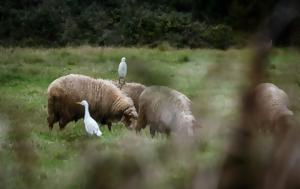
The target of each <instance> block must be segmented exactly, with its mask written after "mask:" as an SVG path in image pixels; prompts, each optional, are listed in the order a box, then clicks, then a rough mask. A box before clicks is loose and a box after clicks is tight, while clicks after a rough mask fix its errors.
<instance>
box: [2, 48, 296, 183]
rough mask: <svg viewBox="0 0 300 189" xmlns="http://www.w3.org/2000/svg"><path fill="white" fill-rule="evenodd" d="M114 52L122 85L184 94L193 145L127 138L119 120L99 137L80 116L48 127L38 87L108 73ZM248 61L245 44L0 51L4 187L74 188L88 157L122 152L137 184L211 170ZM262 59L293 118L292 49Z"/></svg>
mask: <svg viewBox="0 0 300 189" xmlns="http://www.w3.org/2000/svg"><path fill="white" fill-rule="evenodd" d="M123 56H126V58H127V63H128V67H129V73H128V80H129V81H135V82H140V83H144V84H147V85H151V84H159V85H168V86H170V87H172V88H175V89H177V90H179V91H180V92H182V93H184V94H186V95H187V96H188V97H190V98H191V99H192V101H193V109H194V114H195V116H196V117H197V118H198V119H201V123H202V125H203V128H201V129H200V137H199V140H200V141H201V142H200V144H201V145H199V146H198V147H197V148H196V150H195V149H193V150H190V151H181V150H182V149H181V150H180V149H177V148H176V147H174V146H172V145H174V144H172V143H170V140H169V139H168V138H166V137H165V136H164V135H158V136H157V137H155V138H153V139H152V138H151V137H150V134H149V131H148V129H146V130H144V131H143V132H142V133H141V134H136V133H135V132H133V131H129V130H127V129H125V128H124V126H122V124H120V123H115V124H114V126H113V131H112V132H109V131H108V129H107V128H106V127H102V128H101V129H102V131H103V137H101V138H96V137H88V136H87V135H86V133H85V131H84V127H83V122H82V120H80V121H79V122H77V123H73V122H72V123H69V125H68V126H67V127H66V129H65V130H64V131H59V129H58V128H57V127H55V129H54V130H53V131H52V132H50V131H49V129H48V126H47V120H46V118H47V96H46V91H47V87H48V85H49V84H50V83H51V82H52V81H53V80H54V79H55V78H57V77H60V76H63V75H66V74H69V73H79V74H85V75H89V76H92V77H96V78H104V79H117V67H118V64H119V62H120V59H121V57H123ZM249 60H250V50H248V49H243V50H236V49H230V50H227V51H220V50H206V49H203V50H189V49H183V50H176V49H169V50H160V49H147V48H93V47H89V46H83V47H78V48H61V49H30V48H13V49H7V48H0V83H1V84H0V94H1V95H0V96H1V97H0V127H1V128H0V144H1V146H0V154H1V157H0V160H1V161H0V167H2V169H1V170H0V181H1V179H2V180H4V181H3V183H5V185H6V186H7V188H30V187H40V188H55V187H58V188H81V187H82V185H84V184H85V183H86V182H87V179H88V178H86V177H84V176H83V175H85V173H88V171H87V170H89V169H88V168H86V167H88V166H87V165H88V163H89V162H93V161H94V159H97V158H100V159H101V162H109V161H108V159H110V158H112V159H113V160H114V161H115V162H116V164H118V163H120V167H122V166H124V164H126V163H128V162H126V160H127V158H128V159H129V160H132V159H133V162H137V165H138V167H140V168H141V169H142V172H143V174H146V173H147V176H149V177H150V179H142V181H141V182H143V184H142V185H143V186H145V188H153V187H158V188H174V187H180V186H184V183H186V182H188V180H189V179H191V176H192V175H193V174H195V171H193V170H200V169H208V168H214V167H217V166H218V160H220V159H221V158H222V156H221V154H222V150H221V149H222V146H223V145H221V144H223V143H226V133H228V131H229V130H230V129H229V128H230V125H231V124H232V123H234V121H235V120H236V119H237V118H238V112H239V95H240V90H241V89H243V88H244V87H245V86H246V85H247V71H248V70H249V68H248V63H249ZM269 60H270V61H269V65H268V67H267V69H268V70H267V71H268V76H267V80H266V81H268V82H274V83H275V84H277V85H278V86H280V87H281V88H283V89H284V90H286V91H287V93H288V95H289V96H290V98H291V102H292V104H291V108H292V110H293V111H294V112H295V114H296V116H298V114H299V112H300V98H299V95H297V94H300V93H299V92H300V74H299V70H300V54H299V51H297V50H294V49H274V50H273V51H272V53H271V56H270V57H269ZM224 133H225V134H224ZM220 136H221V137H220ZM174 149H175V150H174ZM24 154H25V155H24ZM95 157H96V158H95ZM120 157H121V158H120ZM122 157H124V159H122ZM125 157H126V158H125ZM89 158H90V159H89ZM131 163H132V162H131ZM101 165H102V164H101ZM108 165H110V164H108ZM141 165H142V166H141ZM112 167H113V165H112ZM116 169H117V170H118V168H116ZM124 169H125V170H126V167H125V168H124ZM122 170H123V169H122ZM22 171H26V173H25V174H24V173H23V172H22ZM145 172H146V173H145ZM108 175H109V174H108ZM78 178H80V179H78ZM105 178H106V177H105ZM120 178H121V177H120ZM151 179H155V180H156V182H151V181H150V180H151ZM120 182H121V181H120Z"/></svg>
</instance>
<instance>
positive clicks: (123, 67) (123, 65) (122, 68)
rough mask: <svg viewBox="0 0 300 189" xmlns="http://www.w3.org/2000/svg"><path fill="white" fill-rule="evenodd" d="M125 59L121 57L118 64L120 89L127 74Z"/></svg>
mask: <svg viewBox="0 0 300 189" xmlns="http://www.w3.org/2000/svg"><path fill="white" fill-rule="evenodd" d="M125 61H126V58H125V57H123V58H122V59H121V62H120V64H119V68H118V73H119V84H120V88H122V86H123V85H124V84H125V81H126V80H125V77H126V74H127V64H126V62H125Z"/></svg>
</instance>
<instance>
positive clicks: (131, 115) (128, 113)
mask: <svg viewBox="0 0 300 189" xmlns="http://www.w3.org/2000/svg"><path fill="white" fill-rule="evenodd" d="M137 117H138V114H137V112H136V109H135V107H134V106H131V107H129V108H127V109H126V110H125V111H124V113H123V116H122V119H121V122H123V123H124V124H125V126H126V127H127V128H129V129H132V128H133V127H134V125H135V124H136V120H137Z"/></svg>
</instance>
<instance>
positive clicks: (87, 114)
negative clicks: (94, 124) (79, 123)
mask: <svg viewBox="0 0 300 189" xmlns="http://www.w3.org/2000/svg"><path fill="white" fill-rule="evenodd" d="M88 117H91V116H90V112H89V105H88V104H85V105H84V119H86V118H88Z"/></svg>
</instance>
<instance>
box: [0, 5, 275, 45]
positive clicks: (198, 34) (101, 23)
mask: <svg viewBox="0 0 300 189" xmlns="http://www.w3.org/2000/svg"><path fill="white" fill-rule="evenodd" d="M206 2H207V3H204V1H201V0H169V1H168V0H152V1H151V0H99V1H94V0H85V1H84V0H63V1H61V0H2V1H1V2H0V28H1V29H0V45H26V46H28V45H43V46H44V45H49V46H64V45H79V44H90V45H106V46H131V45H150V46H156V45H158V44H161V43H164V42H168V43H169V44H171V45H172V46H176V47H192V48H194V47H211V48H227V47H228V46H230V45H232V44H233V41H234V40H233V38H234V32H233V29H232V28H235V29H236V24H234V23H235V22H233V19H235V18H236V17H238V16H239V15H240V14H242V13H241V10H243V9H244V8H247V6H246V4H244V3H241V2H240V1H238V0H235V1H234V0H225V1H217V0H209V1H206ZM254 2H256V4H257V2H259V1H254ZM267 2H268V3H265V4H264V6H266V5H268V4H269V5H271V4H272V3H273V2H275V0H268V1H267ZM231 5H232V6H231ZM254 5H255V3H254ZM254 7H255V6H254ZM269 7H271V6H269ZM251 8H253V7H250V12H251V11H252V9H251ZM265 9H266V8H264V10H265ZM229 11H230V13H229ZM261 12H263V11H261ZM260 16H261V15H260ZM249 17H250V16H248V17H247V13H245V12H243V17H242V18H243V20H239V22H243V21H247V19H248V20H250V21H251V22H250V24H251V25H252V26H253V25H255V24H257V23H255V22H254V21H255V20H254V21H253V19H254V18H256V17H255V16H254V18H252V17H253V16H252V17H251V19H249ZM208 18H209V19H208ZM239 25H240V27H241V28H239V29H243V28H244V29H246V30H248V27H249V23H247V24H244V26H243V24H241V23H239Z"/></svg>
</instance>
